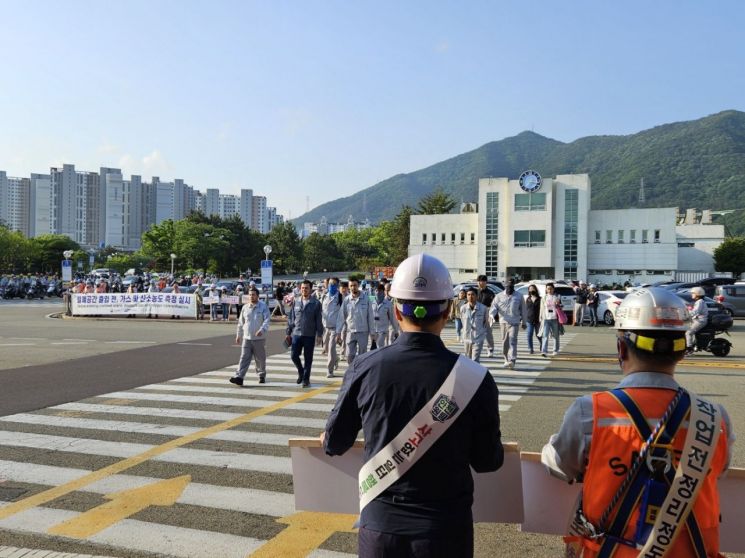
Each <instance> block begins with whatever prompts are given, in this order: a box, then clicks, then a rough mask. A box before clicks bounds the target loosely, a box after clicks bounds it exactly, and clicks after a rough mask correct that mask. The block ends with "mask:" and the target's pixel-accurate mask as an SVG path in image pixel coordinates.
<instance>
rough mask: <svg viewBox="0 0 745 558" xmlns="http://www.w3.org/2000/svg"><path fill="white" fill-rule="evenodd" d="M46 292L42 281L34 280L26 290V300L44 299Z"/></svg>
mask: <svg viewBox="0 0 745 558" xmlns="http://www.w3.org/2000/svg"><path fill="white" fill-rule="evenodd" d="M45 290H46V289H44V285H43V284H42V283H41V281H39V280H38V279H34V280H32V281H31V282H30V283H29V284H28V288H27V289H26V298H28V299H29V300H30V299H32V298H39V299H43V298H44V293H45Z"/></svg>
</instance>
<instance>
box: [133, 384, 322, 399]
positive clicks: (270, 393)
mask: <svg viewBox="0 0 745 558" xmlns="http://www.w3.org/2000/svg"><path fill="white" fill-rule="evenodd" d="M248 380H250V378H246V381H248ZM264 385H266V384H264ZM295 385H297V384H295ZM135 389H136V390H137V391H143V390H156V389H157V390H160V391H197V392H200V393H228V394H233V395H235V394H236V392H237V391H239V390H238V388H237V387H236V386H232V387H229V386H226V387H206V386H181V385H173V384H170V383H169V384H150V385H147V386H140V387H138V388H135ZM251 395H261V396H265V397H282V398H287V397H288V395H291V394H290V393H289V392H288V391H286V390H285V391H280V390H272V389H264V387H263V386H262V387H257V389H255V390H254V391H252V392H251ZM316 399H329V400H331V401H336V395H333V394H328V393H320V394H318V395H316V396H314V397H313V398H312V399H311V401H315V400H316Z"/></svg>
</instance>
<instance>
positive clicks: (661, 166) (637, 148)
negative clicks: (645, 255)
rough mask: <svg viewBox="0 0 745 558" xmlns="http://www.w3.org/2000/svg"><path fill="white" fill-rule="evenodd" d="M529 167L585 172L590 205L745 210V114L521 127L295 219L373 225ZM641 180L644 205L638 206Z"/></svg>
mask: <svg viewBox="0 0 745 558" xmlns="http://www.w3.org/2000/svg"><path fill="white" fill-rule="evenodd" d="M526 169H533V170H536V171H538V172H539V173H541V175H543V176H545V177H552V176H556V175H557V174H569V173H588V174H589V175H590V179H591V180H592V207H593V209H623V208H629V207H675V206H679V207H681V208H687V207H698V208H706V209H735V208H745V113H743V112H739V111H734V110H729V111H724V112H720V113H718V114H714V115H711V116H707V117H706V118H701V119H699V120H693V121H690V122H676V123H674V124H664V125H662V126H657V127H655V128H652V129H650V130H644V131H642V132H639V133H636V134H631V135H628V136H589V137H585V138H580V139H578V140H576V141H573V142H571V143H562V142H560V141H556V140H553V139H550V138H546V137H543V136H541V135H539V134H535V133H533V132H522V133H520V134H518V135H516V136H514V137H511V138H505V139H503V140H499V141H494V142H491V143H487V144H486V145H483V146H481V147H479V148H478V149H474V150H473V151H469V152H468V153H463V154H462V155H458V156H456V157H453V158H452V159H448V160H446V161H442V162H440V163H437V164H434V165H432V166H430V167H427V168H424V169H421V170H418V171H416V172H411V173H407V174H398V175H396V176H393V177H391V178H388V179H386V180H383V181H382V182H379V183H377V184H375V185H374V186H370V187H369V188H366V189H365V190H362V191H360V192H357V193H355V194H354V195H352V196H349V197H346V198H340V199H338V200H334V201H331V202H328V203H325V204H323V205H320V206H318V207H316V208H315V209H313V210H312V211H310V212H308V213H306V214H304V215H301V216H300V217H298V218H297V219H295V220H294V222H295V223H296V224H297V225H299V226H302V224H303V223H305V222H308V221H311V222H318V221H320V219H321V217H322V216H325V217H326V218H327V219H328V220H329V222H345V221H346V220H347V219H348V218H349V215H353V216H354V218H355V220H358V221H360V220H362V219H364V218H369V219H370V221H372V222H373V223H376V222H379V221H382V220H385V219H390V218H391V217H393V216H394V215H395V214H396V213H398V211H399V210H400V209H401V206H402V205H403V204H409V205H411V206H415V205H416V204H417V202H418V200H419V199H420V198H421V197H422V196H424V195H426V194H428V193H430V192H432V191H433V190H435V189H436V188H438V187H442V188H443V190H445V191H446V192H448V193H450V194H451V195H453V196H454V197H455V199H457V200H460V199H461V198H462V199H463V200H465V201H475V200H476V197H477V191H478V180H479V178H484V177H488V176H493V177H502V176H506V177H510V178H517V177H518V176H519V174H520V173H521V172H522V171H524V170H526ZM642 178H644V189H645V194H646V202H645V203H643V204H639V203H638V201H637V200H638V195H639V183H640V180H641V179H642Z"/></svg>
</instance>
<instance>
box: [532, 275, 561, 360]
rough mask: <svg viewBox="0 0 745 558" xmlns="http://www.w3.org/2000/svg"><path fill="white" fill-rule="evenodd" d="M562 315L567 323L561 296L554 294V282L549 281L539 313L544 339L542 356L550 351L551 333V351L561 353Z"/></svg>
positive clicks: (554, 353)
mask: <svg viewBox="0 0 745 558" xmlns="http://www.w3.org/2000/svg"><path fill="white" fill-rule="evenodd" d="M560 316H563V321H564V323H566V319H567V317H566V314H564V311H563V310H562V308H561V298H560V297H559V296H558V295H556V294H554V284H553V283H547V284H546V296H544V297H543V299H542V300H541V309H540V314H539V317H540V321H541V327H540V332H541V337H542V338H543V341H542V342H541V356H543V357H545V356H546V353H547V352H548V337H549V334H550V335H551V337H553V338H554V351H553V352H552V353H551V356H555V355H557V354H558V353H559V347H560V342H559V334H560V332H559V329H560V327H561V325H562V324H561V319H560Z"/></svg>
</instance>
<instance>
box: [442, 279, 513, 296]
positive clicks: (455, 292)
mask: <svg viewBox="0 0 745 558" xmlns="http://www.w3.org/2000/svg"><path fill="white" fill-rule="evenodd" d="M471 288H474V289H478V288H479V284H478V283H476V282H474V281H469V282H467V283H458V284H457V285H455V286H454V287H453V297H457V296H458V293H459V292H460V291H463V290H468V289H471ZM486 288H487V289H489V290H490V291H491V292H492V293H494V295H498V294H499V293H501V292H502V291H503V290H504V289H503V288H501V287H499V286H497V285H496V284H494V283H487V284H486Z"/></svg>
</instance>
